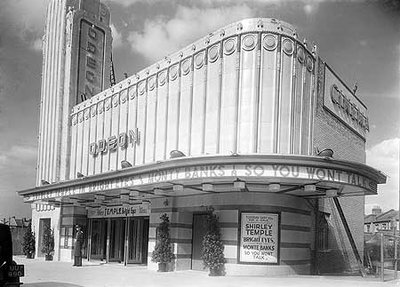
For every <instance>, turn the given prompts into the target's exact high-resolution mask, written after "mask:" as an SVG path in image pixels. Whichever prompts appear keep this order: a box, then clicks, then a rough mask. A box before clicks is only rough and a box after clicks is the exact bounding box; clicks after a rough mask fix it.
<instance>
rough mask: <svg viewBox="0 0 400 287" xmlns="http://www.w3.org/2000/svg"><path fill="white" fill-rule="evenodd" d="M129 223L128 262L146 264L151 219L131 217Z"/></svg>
mask: <svg viewBox="0 0 400 287" xmlns="http://www.w3.org/2000/svg"><path fill="white" fill-rule="evenodd" d="M128 225H129V226H128V230H129V235H128V263H139V264H146V263H147V242H148V239H149V219H148V218H144V217H137V218H131V219H129V223H128Z"/></svg>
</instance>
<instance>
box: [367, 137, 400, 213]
mask: <svg viewBox="0 0 400 287" xmlns="http://www.w3.org/2000/svg"><path fill="white" fill-rule="evenodd" d="M399 150H400V139H399V138H393V139H389V140H384V141H382V142H380V143H379V144H377V145H375V146H373V147H371V148H370V149H368V150H367V151H366V153H367V164H368V165H370V166H372V167H374V168H376V169H378V170H381V171H382V172H383V173H385V174H386V175H387V176H388V178H387V183H386V184H384V185H380V186H379V187H378V196H367V197H366V213H368V212H370V209H372V207H373V206H374V205H379V206H380V207H381V208H382V210H383V211H385V210H388V209H391V208H394V209H398V200H396V199H398V196H399V160H400V154H399Z"/></svg>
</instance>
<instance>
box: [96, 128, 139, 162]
mask: <svg viewBox="0 0 400 287" xmlns="http://www.w3.org/2000/svg"><path fill="white" fill-rule="evenodd" d="M128 144H132V145H134V144H137V145H139V144H140V132H139V130H138V129H136V130H129V132H128V133H126V132H122V133H120V134H119V135H118V136H115V135H114V136H110V137H108V138H107V139H101V140H99V141H97V142H94V143H91V144H90V145H89V154H91V155H92V156H97V155H98V154H100V153H101V154H104V153H107V151H114V150H116V149H117V147H120V148H121V149H125V148H127V147H128Z"/></svg>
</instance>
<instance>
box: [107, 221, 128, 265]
mask: <svg viewBox="0 0 400 287" xmlns="http://www.w3.org/2000/svg"><path fill="white" fill-rule="evenodd" d="M110 223H111V226H110V261H117V262H119V263H121V262H122V261H123V260H124V236H125V221H124V219H122V218H118V219H111V221H110Z"/></svg>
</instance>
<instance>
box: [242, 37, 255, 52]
mask: <svg viewBox="0 0 400 287" xmlns="http://www.w3.org/2000/svg"><path fill="white" fill-rule="evenodd" d="M242 44H243V49H244V50H245V51H251V50H253V49H254V47H255V46H256V44H257V39H256V36H255V35H253V34H247V35H245V36H244V37H243V38H242Z"/></svg>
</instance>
